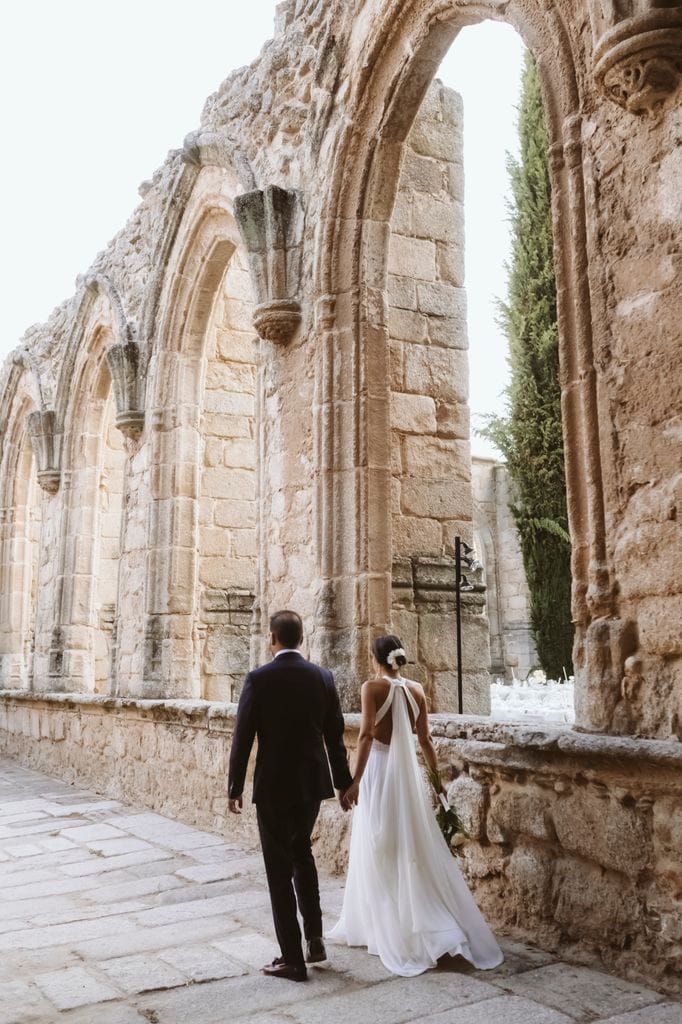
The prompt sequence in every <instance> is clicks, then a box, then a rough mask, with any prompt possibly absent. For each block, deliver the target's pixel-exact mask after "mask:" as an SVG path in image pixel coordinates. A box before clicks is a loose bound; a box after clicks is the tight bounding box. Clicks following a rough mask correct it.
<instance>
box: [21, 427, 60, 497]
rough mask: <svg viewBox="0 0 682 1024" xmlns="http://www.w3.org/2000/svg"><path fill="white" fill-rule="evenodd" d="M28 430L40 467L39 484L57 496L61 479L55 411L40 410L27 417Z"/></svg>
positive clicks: (37, 463)
mask: <svg viewBox="0 0 682 1024" xmlns="http://www.w3.org/2000/svg"><path fill="white" fill-rule="evenodd" d="M26 429H27V431H28V435H29V437H30V438H31V445H32V447H33V454H34V456H35V460H36V465H37V467H38V483H39V484H40V486H41V487H42V488H43V490H45V491H47V492H48V493H49V494H56V492H57V491H58V490H59V481H60V479H61V469H60V465H59V463H60V458H59V456H60V445H59V435H58V434H57V432H56V419H55V414H54V410H53V409H39V410H37V411H36V412H30V413H29V414H28V415H27V417H26Z"/></svg>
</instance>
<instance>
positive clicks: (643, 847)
mask: <svg viewBox="0 0 682 1024" xmlns="http://www.w3.org/2000/svg"><path fill="white" fill-rule="evenodd" d="M633 805H634V800H633V801H631V802H625V801H620V800H617V799H616V798H615V797H613V796H611V795H610V794H608V793H606V792H604V791H603V790H599V791H596V790H593V789H591V788H590V787H580V788H578V789H574V790H573V791H572V792H571V793H569V794H566V795H564V796H561V797H560V798H559V799H558V800H557V802H556V803H555V804H554V807H553V809H552V818H553V821H554V828H555V829H556V834H557V837H558V840H559V842H560V843H561V845H562V846H563V848H564V849H565V850H569V851H571V852H574V853H577V854H580V855H581V856H582V857H586V858H587V859H588V860H592V861H596V862H597V864H601V865H603V866H604V867H607V868H613V869H614V870H616V871H620V872H622V873H623V874H624V875H628V876H630V877H635V876H636V875H637V874H639V872H640V871H642V870H643V869H644V868H646V867H647V866H648V865H649V864H650V863H651V856H652V844H651V829H650V826H649V825H648V824H647V822H646V820H645V818H644V817H643V815H642V813H641V812H640V811H638V810H637V809H636V807H635V806H633ZM624 836H627V842H623V837H624Z"/></svg>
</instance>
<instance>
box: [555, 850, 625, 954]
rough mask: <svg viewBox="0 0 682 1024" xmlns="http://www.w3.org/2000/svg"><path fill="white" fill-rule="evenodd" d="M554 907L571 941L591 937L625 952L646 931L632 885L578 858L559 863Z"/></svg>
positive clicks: (559, 861)
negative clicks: (626, 945) (634, 938)
mask: <svg viewBox="0 0 682 1024" xmlns="http://www.w3.org/2000/svg"><path fill="white" fill-rule="evenodd" d="M551 904H552V906H553V916H554V918H555V920H556V922H557V924H559V925H561V928H562V930H563V931H564V933H565V934H566V935H567V936H568V937H569V938H576V937H577V936H579V935H581V936H589V937H591V938H593V939H595V940H597V941H602V942H603V941H604V940H607V941H610V942H613V943H615V944H616V945H618V946H620V947H621V948H622V947H623V946H624V945H625V944H626V943H627V941H628V939H631V937H632V936H633V935H636V934H637V932H638V931H640V930H641V927H642V924H641V918H640V909H639V903H638V900H637V897H636V894H635V890H634V888H633V885H632V882H631V881H629V880H628V879H626V878H625V877H624V876H623V875H619V874H612V873H610V872H606V871H604V870H603V869H602V868H600V867H598V866H597V865H596V864H589V863H585V861H583V860H580V859H578V858H575V857H566V856H563V857H561V858H560V859H559V860H558V861H557V863H556V867H555V870H554V879H553V883H552V898H551Z"/></svg>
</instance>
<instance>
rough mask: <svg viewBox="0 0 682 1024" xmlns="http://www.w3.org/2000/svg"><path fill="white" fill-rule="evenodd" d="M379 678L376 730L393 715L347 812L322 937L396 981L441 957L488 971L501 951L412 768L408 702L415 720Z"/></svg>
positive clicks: (397, 690)
mask: <svg viewBox="0 0 682 1024" xmlns="http://www.w3.org/2000/svg"><path fill="white" fill-rule="evenodd" d="M384 678H385V679H386V680H387V681H388V682H390V684H391V688H390V690H389V693H388V696H387V697H386V700H385V701H384V703H383V705H382V706H381V708H380V709H379V711H378V712H377V716H376V722H377V724H378V723H379V722H380V721H381V719H382V718H383V717H384V716H385V715H386V714H387V713H388V712H389V711H390V712H391V713H392V717H393V732H392V736H391V742H390V744H384V743H379V742H378V741H377V740H374V743H373V744H372V749H371V752H370V755H369V759H368V761H367V766H366V769H365V772H364V774H363V776H362V780H361V782H360V795H359V800H358V804H357V806H356V807H355V809H354V810H353V823H352V831H351V841H350V860H349V866H348V877H347V880H346V889H345V892H344V899H343V907H342V910H341V917H340V919H339V921H338V923H337V924H336V925H335V926H334V928H333V929H332V930H331V932H329V933H328V935H327V938H328V939H330V940H331V941H333V942H334V941H335V942H345V943H347V944H348V945H349V946H366V947H367V949H368V951H369V952H370V953H372V954H374V955H376V956H379V957H380V958H381V962H382V963H383V964H384V966H385V967H386V968H387V969H388V970H389V971H391V972H393V974H399V975H403V976H404V977H410V976H413V975H416V974H421V973H422V972H423V971H426V970H428V969H429V968H430V967H435V966H436V961H437V960H438V958H439V957H441V956H443V955H444V954H446V953H449V954H450V956H456V955H457V954H460V955H461V956H463V957H466V959H467V960H469V961H470V962H471V963H472V964H473V965H474V966H475V967H478V968H481V969H489V968H492V967H497V965H498V964H500V963H501V962H502V959H503V957H502V952H501V950H500V948H499V946H498V944H497V942H496V941H495V938H494V936H493V934H492V932H491V930H490V928H489V927H488V925H487V924H486V922H485V920H484V918H483V916H482V914H481V912H480V911H479V909H478V907H477V906H476V903H475V902H474V899H473V897H472V895H471V893H470V892H469V889H468V886H467V884H466V882H465V881H464V878H463V877H462V874H461V872H460V870H459V867H458V865H457V862H456V860H455V858H454V857H453V856H452V854H451V853H450V850H449V849H448V846H447V843H446V842H445V840H444V839H443V836H442V834H441V831H440V829H439V827H438V823H437V821H436V818H435V814H434V811H433V809H432V807H431V801H430V797H429V793H428V789H427V786H426V781H425V779H424V776H423V774H422V771H421V769H420V767H419V762H418V761H417V754H416V750H415V743H414V736H413V732H412V723H411V720H410V715H409V712H408V704H409V706H410V709H411V711H412V714H413V716H414V720H415V721H416V719H417V716H418V714H419V707H418V705H417V702H416V701H415V699H414V697H413V696H412V694H411V693H410V691H409V688H408V687H407V686H406V685H405V683H406V680H404V679H402V678H401V677H400V676H399V677H398V678H396V679H389V678H388V677H387V676H386V677H384ZM396 695H398V699H395V698H396Z"/></svg>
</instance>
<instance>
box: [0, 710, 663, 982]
mask: <svg viewBox="0 0 682 1024" xmlns="http://www.w3.org/2000/svg"><path fill="white" fill-rule="evenodd" d="M234 716H235V707H234V705H226V704H222V703H209V702H203V701H160V700H159V701H144V700H143V701H136V700H126V701H119V700H115V699H113V698H106V697H97V696H90V695H81V696H69V695H62V694H52V695H50V694H45V695H42V696H36V697H33V698H32V697H30V696H28V695H22V694H15V695H14V696H8V695H5V696H3V697H2V698H0V735H2V736H3V737H4V741H3V747H4V751H5V752H6V753H8V754H11V755H12V756H14V757H16V758H18V759H19V760H20V761H21V762H22V763H23V764H26V765H28V766H30V767H32V768H36V769H38V770H41V771H47V772H50V773H53V774H56V775H58V776H60V777H62V778H65V779H70V780H74V781H75V780H77V781H78V782H79V783H80V784H81V785H87V786H89V787H91V788H93V789H94V790H95V791H96V792H99V793H103V794H106V795H107V796H109V797H114V798H116V799H121V800H125V801H128V802H131V803H134V804H136V805H138V806H142V807H148V808H150V809H151V810H154V811H157V812H159V813H161V814H165V815H168V816H170V817H176V818H180V819H181V820H183V821H186V822H188V823H190V824H193V825H198V826H200V827H202V828H208V829H211V830H215V831H217V832H218V833H220V834H222V835H224V836H226V837H228V838H230V837H234V838H235V839H239V838H241V839H248V840H250V841H254V840H256V838H257V829H256V821H255V813H254V811H253V808H252V807H251V806H250V804H249V796H250V789H251V780H250V778H249V780H248V781H247V786H246V795H247V801H246V807H245V813H244V814H243V815H241V816H240V817H235V815H230V814H229V813H228V810H227V792H226V776H227V765H228V758H229V749H230V742H231V738H232V732H233V728H234ZM358 726H359V716H357V715H352V716H349V717H348V718H347V729H346V742H347V745H348V747H349V749H350V751H351V754H352V752H353V751H354V748H355V744H356V742H357V730H358ZM432 728H433V732H434V737H435V743H436V748H437V751H438V757H439V762H440V764H441V766H442V773H443V778H444V780H445V782H446V784H447V785H448V793H449V796H450V798H451V799H452V800H453V801H454V802H455V804H456V806H457V807H458V809H459V811H460V813H461V815H462V818H463V821H464V824H465V826H466V829H467V832H468V834H469V840H468V842H467V843H466V844H465V846H464V848H463V853H462V861H461V864H462V868H463V870H464V872H465V874H466V875H467V878H468V880H469V883H470V884H471V885H472V887H473V889H474V893H475V895H476V898H477V900H478V901H479V903H480V905H481V907H482V909H483V910H484V912H485V914H486V916H487V917H488V919H489V920H490V921H491V923H492V924H493V926H494V927H495V928H496V929H497V930H499V931H501V932H504V933H506V934H511V935H514V936H516V937H518V938H521V939H528V940H530V941H532V942H535V943H539V944H540V945H542V946H544V947H545V948H548V949H560V950H561V951H562V954H563V955H564V956H568V957H571V956H572V957H576V958H577V959H578V960H579V961H584V958H585V956H586V955H597V956H598V957H600V958H601V959H602V961H603V962H604V964H605V965H606V966H608V967H610V968H612V969H615V970H617V971H619V972H620V973H621V974H624V975H626V976H628V977H630V978H632V979H633V980H641V981H645V982H648V983H649V984H652V985H655V986H656V987H660V988H663V989H666V990H669V991H672V992H681V991H682V989H681V988H680V977H681V973H680V966H682V965H681V964H680V954H679V938H680V936H679V922H680V912H681V911H682V906H681V905H680V894H679V885H678V881H679V865H680V860H681V858H682V815H681V813H680V807H679V798H678V794H679V780H680V774H681V773H682V755H681V753H680V750H679V744H676V743H664V742H661V741H646V740H642V741H638V742H633V741H631V740H622V739H612V738H607V737H592V736H584V735H583V736H581V735H580V734H577V733H574V732H572V731H571V730H568V729H560V728H547V729H538V728H533V729H532V730H530V729H528V728H527V727H525V726H521V725H509V724H504V725H503V724H501V723H493V722H490V721H486V720H485V719H482V718H468V717H464V718H456V719H455V718H453V717H452V716H447V715H439V716H435V717H434V720H433V722H432ZM349 826H350V815H347V814H344V813H343V812H342V811H341V810H340V808H339V807H338V804H337V803H336V801H327V802H326V803H324V804H323V806H322V813H321V816H320V819H319V821H318V825H317V828H316V833H315V850H316V857H317V860H318V862H319V863H320V865H321V866H322V868H323V869H325V870H328V871H332V872H335V873H339V872H344V871H345V869H346V864H347V856H348V840H349V833H350V828H349Z"/></svg>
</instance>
